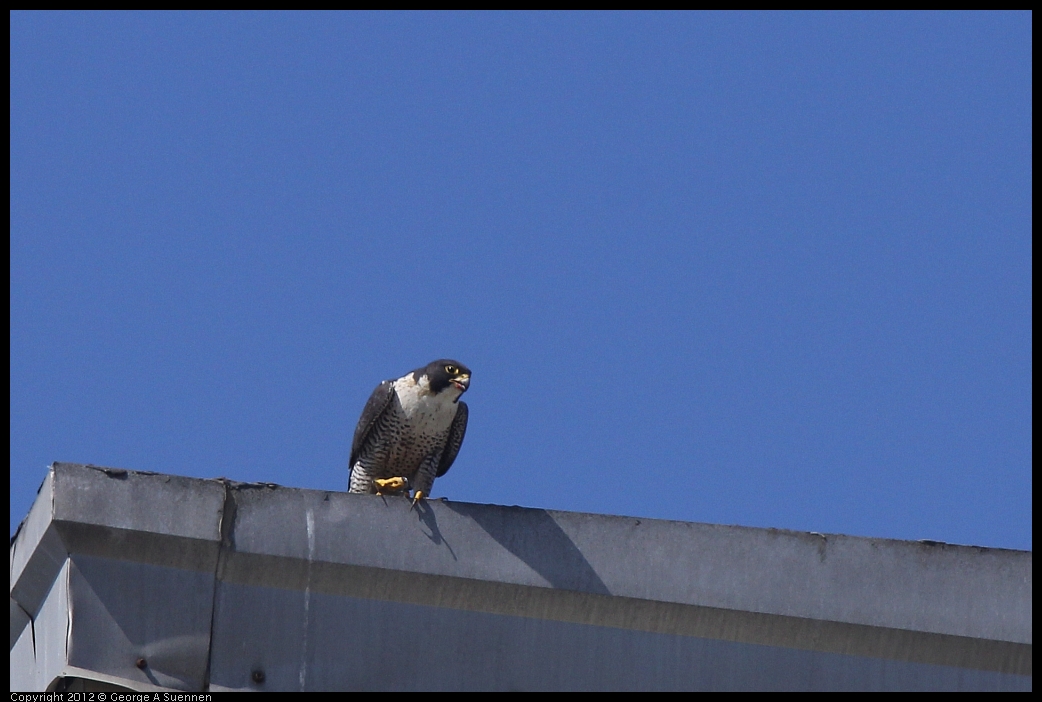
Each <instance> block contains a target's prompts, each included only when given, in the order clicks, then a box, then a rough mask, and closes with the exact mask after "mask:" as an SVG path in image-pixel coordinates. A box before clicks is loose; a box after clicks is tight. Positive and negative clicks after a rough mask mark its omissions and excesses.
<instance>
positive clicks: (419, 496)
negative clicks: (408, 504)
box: [412, 490, 426, 507]
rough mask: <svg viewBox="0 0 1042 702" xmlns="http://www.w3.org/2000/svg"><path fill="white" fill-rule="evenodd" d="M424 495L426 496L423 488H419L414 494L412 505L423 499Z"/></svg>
mask: <svg viewBox="0 0 1042 702" xmlns="http://www.w3.org/2000/svg"><path fill="white" fill-rule="evenodd" d="M424 497H426V495H424V494H423V490H417V491H416V493H415V494H414V495H413V496H412V506H413V507H415V506H416V503H417V502H419V501H420V500H422V499H423V498H424Z"/></svg>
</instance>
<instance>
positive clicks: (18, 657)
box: [11, 607, 38, 692]
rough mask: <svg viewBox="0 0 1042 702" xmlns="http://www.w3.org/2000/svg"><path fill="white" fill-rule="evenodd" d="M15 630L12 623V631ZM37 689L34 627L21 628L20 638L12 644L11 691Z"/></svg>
mask: <svg viewBox="0 0 1042 702" xmlns="http://www.w3.org/2000/svg"><path fill="white" fill-rule="evenodd" d="M19 609H21V607H19ZM14 629H15V626H14V624H13V623H12V625H11V630H12V631H13V630H14ZM37 689H38V688H37V685H36V653H35V651H34V650H33V632H32V627H30V626H28V625H26V626H23V627H21V628H19V636H18V638H17V639H16V640H14V641H12V642H11V691H12V692H31V691H33V690H37Z"/></svg>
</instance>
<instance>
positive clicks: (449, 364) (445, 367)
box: [413, 358, 470, 399]
mask: <svg viewBox="0 0 1042 702" xmlns="http://www.w3.org/2000/svg"><path fill="white" fill-rule="evenodd" d="M413 372H414V373H415V374H416V377H417V379H419V377H420V376H424V375H425V376H427V381H428V382H429V383H430V389H431V392H432V393H434V394H435V395H437V394H439V393H441V392H443V391H447V392H450V393H451V394H453V395H455V396H456V399H459V396H460V395H462V394H463V393H465V392H466V391H467V388H469V387H470V369H469V368H467V367H466V366H465V365H463V364H462V363H460V362H459V361H453V360H452V359H451V358H442V359H439V360H437V361H431V362H430V363H428V364H427V367H426V368H421V369H420V370H419V371H413Z"/></svg>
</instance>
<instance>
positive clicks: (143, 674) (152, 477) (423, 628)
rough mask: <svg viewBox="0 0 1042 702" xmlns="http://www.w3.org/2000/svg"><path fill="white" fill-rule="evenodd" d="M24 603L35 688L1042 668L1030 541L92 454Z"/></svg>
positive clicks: (980, 684) (798, 685) (31, 531)
mask: <svg viewBox="0 0 1042 702" xmlns="http://www.w3.org/2000/svg"><path fill="white" fill-rule="evenodd" d="M11 598H12V601H13V602H15V603H17V607H15V608H14V609H13V610H12V611H13V612H14V614H13V615H12V637H11V638H12V649H11V654H12V666H14V665H15V664H16V661H18V664H19V665H21V664H22V662H23V661H24V659H25V657H26V656H27V655H29V654H30V653H31V654H32V656H33V659H32V660H33V665H34V667H35V672H34V673H33V676H32V678H33V679H34V680H35V681H36V682H35V687H34V689H42V686H46V685H49V684H52V683H53V681H54V680H55V678H56V677H58V676H77V677H81V678H85V679H94V680H104V681H106V682H110V683H114V684H119V685H124V686H126V687H129V688H134V689H141V690H145V689H148V690H154V689H183V690H189V689H196V690H199V689H206V685H207V680H206V675H207V672H206V671H207V661H208V662H209V676H210V677H209V684H210V689H214V690H216V689H225V688H226V689H258V687H259V688H260V689H268V690H273V689H287V690H288V689H309V690H310V689H497V690H499V689H1030V685H1031V554H1030V553H1029V552H1017V551H1005V550H1000V549H980V548H975V547H962V546H949V545H944V544H933V543H909V542H897V541H888V540H880V539H862V538H855V537H845V536H821V535H815V534H803V533H796V532H785V531H778V530H769V529H748V528H742V527H725V526H715V525H707V524H688V523H681V522H664V521H656V520H639V519H631V518H624V517H607V516H601V515H588V514H573V513H563V512H549V511H544V510H533V509H522V508H517V507H497V506H493V505H472V504H463V503H452V502H445V501H433V502H429V503H426V504H422V505H420V506H419V507H417V508H416V509H410V506H409V504H408V502H407V500H405V499H402V498H386V499H385V498H380V497H376V496H368V495H347V494H343V493H332V492H320V491H308V490H296V489H289V488H280V487H278V486H271V485H243V484H238V483H230V482H228V481H212V480H211V481H206V480H193V479H187V478H177V477H173V476H164V475H156V474H149V473H134V472H127V471H122V470H112V469H98V468H94V467H87V466H78V465H72V464H55V465H54V466H53V467H52V469H51V473H50V474H49V477H48V479H47V481H45V483H44V486H43V487H42V488H41V492H40V495H39V496H38V499H37V501H36V503H34V505H33V508H32V510H31V511H30V514H29V516H28V517H27V518H26V520H25V522H24V523H23V525H22V527H21V529H20V531H19V533H18V534H17V535H16V537H15V539H14V540H13V542H12V547H11ZM70 598H71V600H70ZM211 607H213V611H212V612H211ZM20 611H24V613H27V614H29V615H33V617H34V626H35V629H36V648H35V650H34V651H30V650H29V647H28V646H27V644H26V641H30V642H31V637H30V639H27V638H26V632H30V633H31V629H32V627H26V626H24V623H25V621H26V620H27V618H26V617H25V616H24V615H23V614H20V613H19V612H20ZM41 628H42V630H41ZM211 638H212V640H211ZM66 642H68V646H66ZM99 642H100V643H99ZM207 656H209V659H207ZM138 658H141V659H145V660H146V661H147V664H144V665H143V667H141V668H139V667H138V666H137V665H136V662H137V659H138ZM256 670H263V671H264V682H263V683H261V684H259V685H258V683H257V682H256V681H255V680H254V679H253V677H252V676H253V672H254V671H256ZM12 679H13V680H14V679H15V678H14V677H13V678H12ZM17 679H18V680H23V679H25V676H19V677H18V678H17Z"/></svg>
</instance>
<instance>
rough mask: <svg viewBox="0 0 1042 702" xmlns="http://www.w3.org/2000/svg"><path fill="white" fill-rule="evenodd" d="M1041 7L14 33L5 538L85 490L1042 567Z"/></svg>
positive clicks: (121, 23) (27, 18)
mask: <svg viewBox="0 0 1042 702" xmlns="http://www.w3.org/2000/svg"><path fill="white" fill-rule="evenodd" d="M1031 121H1032V120H1031V16H1030V14H1028V13H975V14H918V13H901V14H660V13H656V14H421V13H417V14H297V13H289V14H267V13H262V14H235V13H232V14H225V13H212V14H166V13H158V14H154V13H147V14H142V13H132V14H123V13H108V14H88V13H73V14H66V13H21V12H16V13H14V14H12V15H11V525H12V530H13V529H14V527H15V525H17V523H18V521H19V520H20V519H21V518H22V516H24V514H25V513H26V512H27V510H28V508H29V506H30V504H31V502H32V500H33V498H34V496H35V491H36V489H37V487H38V486H39V484H40V482H41V480H42V479H43V477H44V473H45V467H46V466H47V465H48V464H49V463H51V462H52V461H56V460H59V461H72V462H81V463H94V464H97V465H110V466H119V467H124V468H132V469H138V470H150V471H158V472H167V473H176V474H181V475H190V476H198V477H216V476H227V477H229V478H234V479H237V480H243V481H266V482H275V483H280V484H283V485H291V486H297V487H307V488H315V489H322V490H344V489H346V482H347V470H346V463H347V456H348V452H349V449H350V442H351V436H352V432H353V430H354V425H355V422H356V421H357V419H358V415H359V414H360V412H361V409H362V407H363V405H364V404H365V401H366V399H367V397H368V395H369V393H370V392H371V391H372V389H373V387H374V386H375V385H376V384H377V383H378V382H379V381H380V380H383V379H386V378H392V377H397V376H399V375H402V374H403V373H404V372H406V371H408V370H411V369H413V368H416V367H418V366H422V365H424V364H426V363H427V362H428V361H430V360H432V359H435V358H440V357H450V358H456V359H459V360H460V361H462V362H464V363H465V364H467V365H469V366H470V367H471V368H472V369H473V371H474V377H473V384H472V386H471V389H470V391H469V392H468V393H467V396H466V399H467V402H468V404H469V405H470V409H471V413H470V414H471V418H470V427H469V431H468V434H467V439H466V442H465V443H464V446H463V449H462V451H461V452H460V456H459V458H458V460H457V461H456V464H455V465H454V466H453V468H452V470H451V471H450V472H449V474H448V475H446V476H445V477H444V478H441V479H439V480H438V481H437V483H436V484H435V486H434V491H433V495H434V496H435V497H447V498H448V499H452V500H461V501H472V502H486V503H497V504H508V505H509V504H519V505H525V506H532V507H545V508H552V509H562V510H577V511H587V512H598V513H607V514H625V515H634V516H643V517H654V518H663V519H678V520H685V521H699V522H713V523H723V524H742V525H749V526H763V527H778V528H785V529H798V530H807V531H819V532H839V533H847V534H857V535H865V536H877V537H889V538H900V539H921V538H926V539H937V540H942V541H950V542H956V543H969V544H977V545H984V546H995V547H1008V548H1020V549H1030V548H1031V487H1032V484H1031V483H1032V481H1031V448H1032V446H1031V444H1032V442H1031V383H1032V374H1031V254H1032V248H1031Z"/></svg>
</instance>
